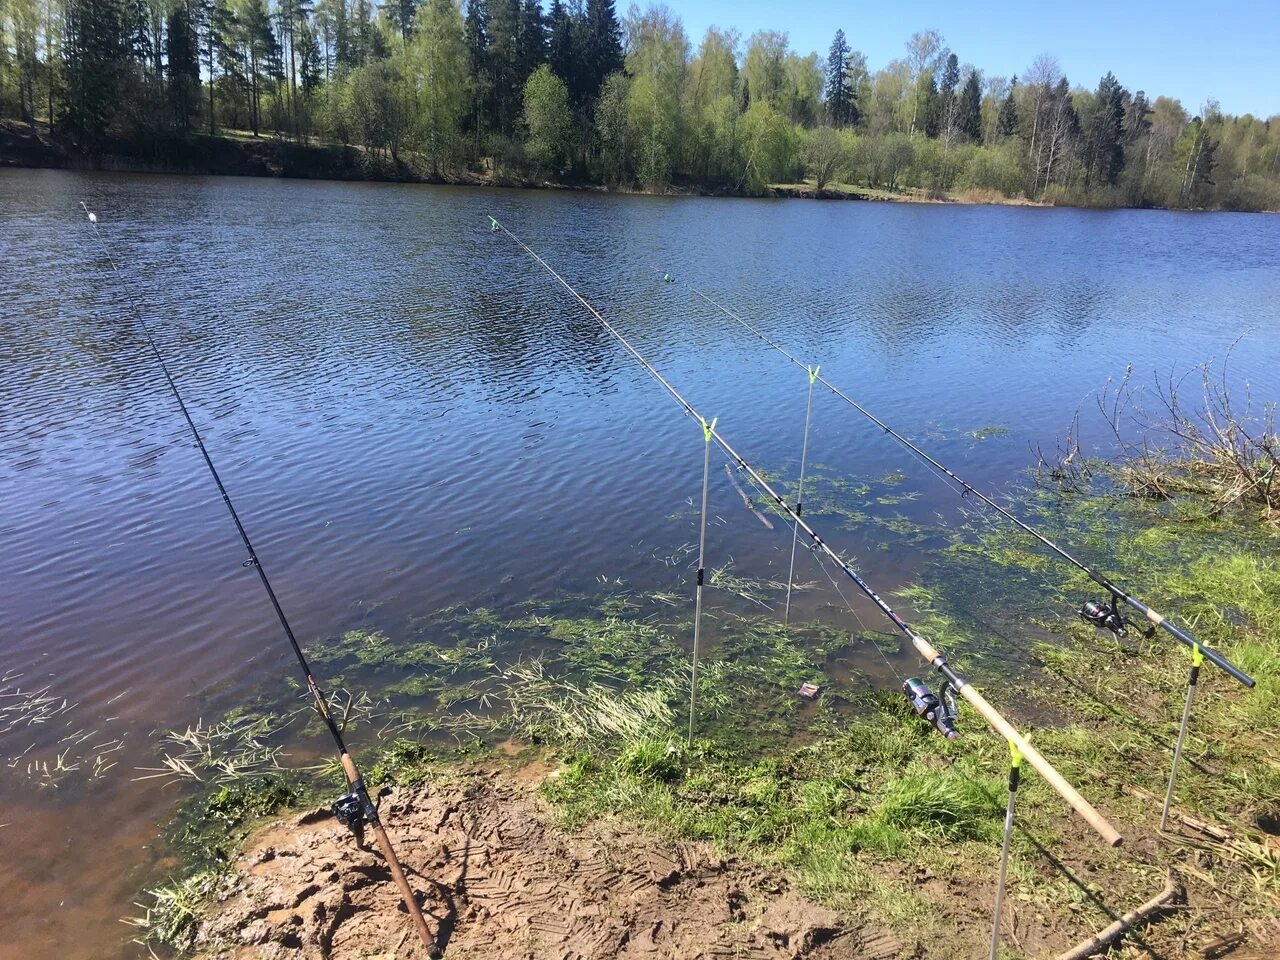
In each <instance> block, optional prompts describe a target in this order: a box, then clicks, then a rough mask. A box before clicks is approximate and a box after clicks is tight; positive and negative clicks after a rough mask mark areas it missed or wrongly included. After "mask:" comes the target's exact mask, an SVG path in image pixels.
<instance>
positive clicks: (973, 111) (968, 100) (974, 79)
mask: <svg viewBox="0 0 1280 960" xmlns="http://www.w3.org/2000/svg"><path fill="white" fill-rule="evenodd" d="M959 123H960V132H961V133H963V134H964V135H965V136H966V137H967V138H968V139H970V140H972V141H973V142H974V143H980V142H981V141H982V83H981V82H980V81H979V80H978V71H977V70H970V71H969V78H968V79H967V80H965V82H964V89H963V90H961V91H960V120H959Z"/></svg>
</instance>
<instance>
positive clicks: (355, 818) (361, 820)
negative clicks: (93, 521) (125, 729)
mask: <svg viewBox="0 0 1280 960" xmlns="http://www.w3.org/2000/svg"><path fill="white" fill-rule="evenodd" d="M80 206H82V207H84V212H85V213H86V214H87V215H88V217H89V222H90V223H91V224H93V233H94V236H95V237H96V238H97V241H98V245H99V246H100V247H101V248H102V253H103V255H104V256H105V257H106V258H107V262H108V263H109V264H110V265H111V270H112V272H113V273H115V274H116V275H119V273H120V268H119V267H118V266H116V261H115V258H114V257H113V256H112V255H111V251H110V249H109V248H108V247H107V243H106V241H105V240H104V239H103V237H102V233H101V231H100V230H99V227H98V215H97V214H95V213H94V212H93V211H91V210H90V209H89V207H88V206H87V205H86V204H85V203H84V202H83V201H81V203H80ZM126 297H127V299H128V300H129V305H130V307H131V308H132V310H133V316H134V319H135V321H136V322H137V324H138V329H140V330H141V331H142V335H143V338H144V339H145V340H146V341H147V345H148V346H149V347H150V348H151V352H152V354H153V355H154V356H155V359H156V363H157V364H158V365H159V367H160V370H161V372H162V373H163V374H164V379H165V382H166V383H167V384H168V385H169V392H170V393H171V394H172V395H173V399H174V400H175V401H177V404H178V409H179V410H181V411H182V417H183V419H184V420H186V422H187V428H188V429H189V430H190V431H191V436H192V438H193V439H194V440H195V442H196V448H197V449H198V450H199V451H200V455H201V456H202V457H203V458H204V463H205V466H206V467H208V468H209V475H210V476H211V477H213V482H214V484H215V485H216V486H217V488H218V493H219V494H221V496H222V502H223V503H224V504H226V507H227V512H228V513H230V514H231V520H232V522H233V523H234V524H235V525H236V532H237V533H239V534H240V542H241V543H243V544H244V549H245V552H246V553H248V555H249V559H248V560H246V561H245V562H244V566H246V567H252V568H253V569H254V570H255V571H257V574H258V579H259V580H260V581H261V582H262V589H263V590H265V591H266V593H267V599H268V600H270V601H271V607H272V609H273V610H275V612H276V617H277V619H279V621H280V626H281V627H282V628H283V629H284V635H285V637H286V638H287V639H288V641H289V646H290V647H291V648H292V649H293V654H294V656H295V657H296V658H297V660H298V666H299V667H300V668H301V670H302V674H303V677H304V679H305V680H306V685H307V691H308V692H309V693H310V694H311V698H312V702H313V705H314V706H315V710H316V713H318V714H319V715H320V719H321V720H323V721H324V725H325V728H326V729H327V730H328V731H329V735H330V736H331V737H333V743H334V746H335V747H337V750H338V760H339V761H340V762H341V764H342V772H343V774H344V775H345V776H346V778H347V793H345V794H344V795H343V796H341V797H339V798H338V799H337V801H335V802H334V804H333V812H334V815H335V816H336V817H337V818H338V820H339V821H340V822H341V823H343V824H344V825H345V826H347V827H349V828H351V830H352V831H353V832H355V833H356V834H357V835H359V833H360V831H361V830H362V829H363V828H364V826H365V825H366V824H367V825H368V826H369V827H371V828H372V829H373V833H374V837H375V838H376V839H377V842H378V849H379V850H381V851H382V857H383V859H384V860H386V862H387V867H388V868H389V869H390V871H391V876H392V878H393V879H394V880H395V883H396V886H397V887H399V888H400V895H401V897H402V898H403V900H404V905H405V908H406V909H407V910H408V911H409V916H410V917H411V918H412V920H413V925H414V927H415V928H416V930H417V932H418V936H419V937H421V938H422V942H423V944H424V945H425V946H426V948H427V953H428V955H429V956H431V957H433V958H434V957H440V956H442V955H443V953H442V951H441V950H440V948H439V947H438V946H437V945H436V942H435V938H434V937H432V936H431V931H430V930H429V929H428V927H427V921H426V918H425V917H423V915H422V909H421V908H420V907H419V906H418V900H417V897H416V896H415V895H414V893H413V888H412V887H410V886H409V881H408V879H407V878H406V877H405V873H404V868H403V867H401V865H400V859H399V858H398V857H397V856H396V851H395V848H394V847H392V846H391V840H390V838H389V837H388V836H387V831H386V828H385V827H384V826H383V825H382V819H381V818H380V817H379V815H378V808H377V807H376V806H375V805H374V803H373V800H372V798H371V797H370V796H369V790H368V788H367V787H366V786H365V782H364V777H363V776H362V775H361V773H360V768H359V767H358V766H357V765H356V761H355V758H354V757H352V756H351V753H350V751H349V750H348V749H347V744H346V741H345V740H344V739H343V737H342V731H340V730H339V729H338V725H337V724H336V723H335V722H334V719H333V715H332V713H331V712H330V710H329V699H328V697H327V696H326V694H325V692H324V691H323V690H322V689H321V687H320V684H319V683H318V682H317V681H316V678H315V675H314V674H312V672H311V666H310V664H308V663H307V658H306V655H305V654H304V653H303V652H302V646H301V645H300V644H299V643H298V638H297V637H296V636H295V635H294V633H293V628H292V627H291V626H290V625H289V618H288V617H286V616H285V613H284V608H283V607H281V606H280V600H279V599H278V598H277V597H276V592H275V590H274V589H273V588H272V586H271V581H270V580H269V579H268V578H267V571H266V570H265V569H264V568H263V566H262V561H261V560H260V559H259V558H258V551H257V550H255V549H254V546H253V541H251V540H250V539H249V534H248V532H247V531H246V530H245V528H244V524H243V523H241V521H240V514H239V513H238V512H237V511H236V508H235V505H234V504H233V503H232V502H231V495H230V494H228V493H227V488H226V486H225V485H224V484H223V482H222V477H220V476H219V475H218V469H217V467H215V466H214V465H213V458H212V457H211V456H210V455H209V451H208V449H207V448H206V447H205V445H204V439H203V438H202V437H201V436H200V430H199V429H198V428H197V427H196V423H195V420H193V419H192V417H191V412H190V411H189V410H188V409H187V404H186V402H185V401H184V400H183V399H182V393H181V392H180V391H179V390H178V385H177V383H176V382H175V381H174V379H173V374H171V373H170V372H169V365H168V363H166V362H165V359H164V354H163V353H161V352H160V347H159V345H158V344H157V343H156V341H155V338H154V337H152V335H151V329H150V328H149V327H148V326H147V321H146V319H145V317H144V315H143V313H142V311H141V310H140V309H138V304H137V302H136V301H135V300H134V299H133V297H132V295H130V294H128V293H127V292H126Z"/></svg>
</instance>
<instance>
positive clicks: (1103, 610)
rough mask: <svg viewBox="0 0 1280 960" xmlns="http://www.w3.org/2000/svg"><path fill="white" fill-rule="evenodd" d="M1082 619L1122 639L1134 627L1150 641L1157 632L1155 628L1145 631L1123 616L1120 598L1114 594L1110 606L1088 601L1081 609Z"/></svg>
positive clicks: (1148, 628)
mask: <svg viewBox="0 0 1280 960" xmlns="http://www.w3.org/2000/svg"><path fill="white" fill-rule="evenodd" d="M1080 619H1082V620H1084V621H1085V622H1086V623H1091V624H1093V625H1094V626H1095V627H1097V628H1098V629H1099V630H1110V631H1111V632H1112V633H1114V634H1115V635H1116V636H1117V637H1121V638H1123V637H1124V636H1125V634H1126V633H1127V632H1128V629H1129V628H1130V627H1133V629H1135V630H1137V631H1138V633H1140V634H1141V635H1142V636H1144V637H1146V638H1148V639H1150V638H1151V637H1153V636H1155V632H1156V628H1155V627H1147V628H1146V629H1143V628H1142V627H1139V626H1138V625H1137V624H1136V623H1134V622H1133V621H1132V620H1130V619H1129V618H1128V617H1126V616H1125V615H1124V614H1122V613H1121V612H1120V598H1119V597H1117V596H1116V595H1115V594H1114V593H1113V594H1112V595H1111V603H1110V604H1106V603H1100V602H1098V601H1097V600H1086V601H1085V602H1084V605H1083V606H1082V607H1081V608H1080Z"/></svg>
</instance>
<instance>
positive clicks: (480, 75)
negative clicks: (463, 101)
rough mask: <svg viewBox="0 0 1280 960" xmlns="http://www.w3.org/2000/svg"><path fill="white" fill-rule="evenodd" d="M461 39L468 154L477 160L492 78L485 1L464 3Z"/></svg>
mask: <svg viewBox="0 0 1280 960" xmlns="http://www.w3.org/2000/svg"><path fill="white" fill-rule="evenodd" d="M462 35H463V42H464V43H465V44H466V47H467V74H468V76H469V77H470V78H471V110H470V117H469V120H468V126H469V128H470V132H471V136H472V151H473V153H474V155H475V156H477V157H478V156H480V140H481V137H482V136H483V131H484V126H485V123H484V119H485V107H486V105H487V104H489V103H491V102H492V98H493V76H492V73H491V71H490V68H489V8H488V6H487V5H486V3H485V0H468V2H467V18H466V21H465V22H464V24H463V28H462Z"/></svg>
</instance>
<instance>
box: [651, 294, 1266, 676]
mask: <svg viewBox="0 0 1280 960" xmlns="http://www.w3.org/2000/svg"><path fill="white" fill-rule="evenodd" d="M655 272H659V271H655ZM662 279H663V280H664V281H665V282H666V283H674V282H675V281H674V279H673V278H672V277H671V275H670V274H668V273H664V274H662ZM688 289H689V290H690V291H691V292H692V293H694V294H695V295H697V296H698V297H700V298H701V299H702V300H704V301H706V302H707V303H708V304H710V305H711V306H713V307H715V308H716V309H717V310H719V311H720V312H721V313H723V314H724V315H725V316H727V317H729V318H730V319H732V320H733V321H734V322H735V323H738V324H739V325H740V326H742V327H743V328H744V329H746V330H748V331H750V332H751V333H752V334H754V335H755V336H756V337H757V338H759V339H760V340H761V341H762V342H764V343H765V344H767V345H768V346H770V347H772V348H773V349H774V350H776V351H777V352H778V353H780V354H782V356H784V357H786V358H787V359H788V360H790V361H791V362H792V363H794V364H795V365H796V366H798V367H800V368H801V369H803V370H810V369H811V368H810V367H809V365H808V364H806V363H804V362H803V361H801V360H799V359H798V358H796V357H795V356H794V355H793V354H791V353H790V352H788V351H787V350H786V349H785V348H784V347H782V346H781V345H780V344H779V343H777V341H775V340H773V339H771V338H770V337H769V336H768V335H767V334H765V333H764V332H762V331H761V330H760V329H759V328H758V327H756V326H755V325H754V324H752V323H750V322H749V321H747V320H745V319H744V318H743V317H742V316H740V315H739V314H737V313H735V312H734V311H732V310H730V309H729V308H728V307H726V306H724V305H723V304H722V303H720V302H718V301H717V300H715V299H713V298H712V297H710V296H708V295H707V294H706V293H704V292H703V291H701V290H699V289H698V288H697V287H694V286H689V288H688ZM813 369H816V368H813ZM816 379H817V382H818V383H821V384H822V385H823V386H824V387H826V388H827V389H828V390H830V391H831V392H832V393H833V394H835V395H836V396H837V397H839V398H840V399H841V400H843V401H844V402H845V403H847V404H849V405H850V406H851V407H853V408H854V409H855V410H857V411H858V412H859V413H860V414H862V415H863V416H864V417H866V418H867V419H868V420H870V421H871V422H872V423H874V424H875V425H876V426H878V427H879V428H880V429H881V430H883V431H884V432H885V433H887V434H888V435H889V436H890V437H892V438H893V439H894V440H896V441H897V442H898V443H900V444H901V445H902V446H904V447H906V449H907V450H909V451H911V453H913V454H915V455H916V456H917V457H919V458H920V460H922V461H923V462H924V463H926V464H927V465H928V466H930V467H933V468H934V469H935V470H937V471H939V472H940V473H941V474H943V475H945V476H946V477H947V478H948V479H950V480H952V481H954V482H955V483H956V484H958V485H959V486H960V487H961V488H962V492H961V493H960V495H961V496H962V497H964V496H968V495H969V494H972V495H973V496H975V497H977V498H978V499H979V500H981V501H982V502H983V503H984V504H986V505H987V506H988V507H990V508H991V509H992V510H994V511H996V512H997V513H998V514H999V515H1000V516H1002V517H1004V518H1005V519H1006V520H1008V521H1009V522H1010V523H1012V524H1014V525H1015V526H1017V527H1018V528H1019V529H1020V530H1022V531H1023V532H1024V533H1029V534H1030V535H1031V536H1033V537H1035V539H1037V540H1038V541H1040V543H1042V544H1044V545H1045V546H1046V547H1048V548H1049V549H1050V550H1052V551H1053V552H1054V553H1055V554H1057V555H1058V556H1059V557H1061V558H1062V559H1063V560H1065V561H1067V562H1068V563H1070V564H1072V565H1073V566H1075V567H1076V568H1077V569H1079V570H1081V571H1083V572H1084V573H1085V574H1087V575H1088V577H1089V579H1090V580H1092V581H1093V582H1094V583H1096V584H1098V586H1100V587H1102V589H1104V590H1106V591H1107V592H1108V594H1109V595H1110V600H1109V601H1107V602H1099V601H1097V600H1089V601H1086V602H1085V603H1084V605H1083V606H1082V607H1081V608H1080V611H1079V612H1080V616H1081V617H1082V618H1083V619H1084V620H1085V621H1087V622H1088V623H1091V624H1093V625H1094V626H1095V627H1098V628H1099V629H1103V630H1109V631H1111V632H1112V633H1114V634H1115V635H1116V636H1119V637H1123V636H1124V635H1125V631H1126V629H1127V628H1128V627H1134V628H1135V629H1139V630H1140V632H1142V634H1143V635H1144V636H1147V637H1150V636H1152V635H1153V634H1154V633H1155V631H1156V629H1157V628H1159V629H1162V630H1164V631H1165V632H1166V633H1168V634H1169V635H1170V636H1172V637H1173V638H1174V639H1176V640H1178V641H1179V642H1180V643H1182V644H1184V645H1185V646H1187V647H1189V648H1190V649H1191V650H1192V652H1193V654H1194V653H1195V652H1197V651H1198V652H1199V655H1201V656H1203V657H1204V659H1206V660H1208V661H1209V662H1210V663H1212V664H1214V665H1215V666H1217V667H1219V668H1220V669H1222V670H1223V671H1224V672H1226V673H1227V674H1228V675H1230V676H1231V677H1232V678H1234V679H1235V680H1237V681H1239V682H1240V683H1242V684H1244V686H1246V687H1252V686H1253V685H1254V683H1255V681H1254V679H1253V678H1252V677H1250V676H1249V675H1248V674H1246V673H1245V672H1244V671H1243V670H1241V669H1240V668H1239V667H1237V666H1236V665H1235V664H1233V663H1232V662H1231V661H1230V660H1228V659H1227V658H1226V657H1224V656H1223V655H1222V654H1220V653H1218V652H1217V651H1216V650H1213V649H1211V648H1209V647H1206V646H1205V645H1204V644H1203V643H1201V642H1200V641H1199V640H1197V639H1196V638H1195V637H1194V636H1193V635H1192V634H1191V633H1190V631H1188V630H1186V629H1184V628H1183V627H1179V626H1178V625H1177V624H1174V623H1171V622H1169V620H1168V619H1167V618H1166V617H1164V616H1163V615H1161V614H1159V613H1157V612H1156V611H1155V610H1153V609H1152V608H1151V607H1150V606H1148V605H1147V604H1145V603H1143V602H1142V601H1141V600H1139V599H1138V598H1137V597H1135V596H1133V594H1131V593H1129V592H1128V591H1126V590H1124V589H1123V588H1121V587H1120V586H1118V585H1117V584H1116V583H1115V581H1114V580H1112V579H1110V578H1109V577H1107V576H1105V575H1104V574H1102V573H1100V572H1099V571H1098V570H1097V569H1095V568H1094V567H1091V566H1089V565H1088V564H1087V563H1085V562H1084V561H1082V560H1079V559H1077V558H1076V557H1075V556H1073V555H1072V554H1070V553H1068V552H1067V551H1066V550H1065V549H1063V548H1062V547H1060V546H1059V545H1058V544H1056V543H1054V542H1053V541H1052V540H1050V539H1049V538H1048V537H1046V536H1045V535H1044V534H1042V533H1041V532H1040V531H1039V530H1037V529H1035V527H1033V526H1031V525H1030V524H1029V523H1027V522H1026V521H1024V520H1022V519H1021V518H1019V517H1018V516H1016V515H1014V514H1013V513H1012V512H1011V511H1009V510H1008V509H1007V508H1005V507H1003V506H1001V505H1000V504H999V503H997V502H996V501H995V500H993V499H992V498H991V497H989V496H987V495H986V494H985V493H983V492H982V491H981V490H979V489H977V488H976V487H974V486H973V485H972V484H971V483H969V482H968V481H966V480H964V479H962V478H961V477H959V476H958V475H957V474H956V473H954V472H953V471H952V470H951V469H949V468H948V467H946V466H944V465H943V464H942V463H940V462H938V461H937V460H936V459H934V458H933V457H932V456H930V455H929V454H927V453H926V452H925V451H923V450H921V449H920V447H918V446H917V445H916V444H914V443H912V442H911V441H910V440H908V439H907V438H906V437H904V436H903V435H902V434H900V433H898V431H896V430H894V429H893V428H892V427H891V426H889V425H888V424H887V423H885V422H884V421H883V420H881V419H880V418H879V417H877V416H876V415H875V414H873V413H872V412H871V411H870V410H868V409H867V408H866V407H864V406H862V405H861V404H860V403H858V402H857V401H856V400H854V399H853V398H852V397H850V396H849V395H848V394H846V393H845V392H844V391H843V390H841V389H840V388H839V387H837V386H836V385H835V384H833V383H831V382H830V381H829V380H827V379H826V378H825V377H823V376H821V375H818V376H817V377H816ZM1121 603H1124V604H1127V605H1128V606H1130V607H1132V608H1133V609H1134V610H1136V611H1137V612H1138V613H1140V614H1141V615H1142V616H1144V617H1145V618H1146V619H1147V621H1148V622H1149V623H1150V624H1151V626H1150V627H1148V628H1146V629H1145V630H1142V629H1141V628H1138V627H1137V626H1136V625H1135V624H1134V623H1133V621H1132V620H1130V619H1128V618H1127V617H1125V616H1124V614H1123V613H1122V612H1121V610H1120V604H1121Z"/></svg>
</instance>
